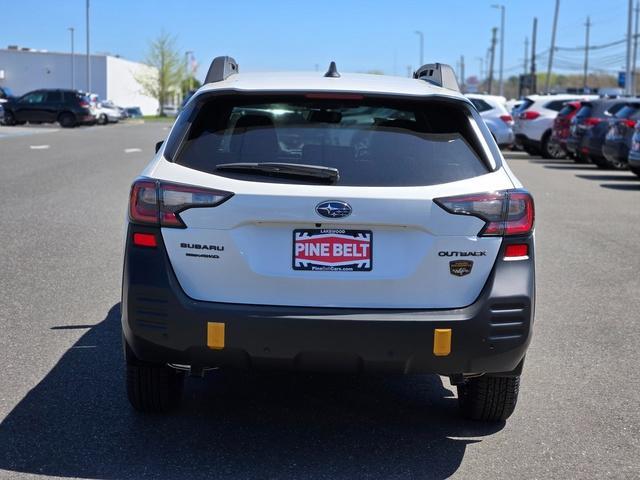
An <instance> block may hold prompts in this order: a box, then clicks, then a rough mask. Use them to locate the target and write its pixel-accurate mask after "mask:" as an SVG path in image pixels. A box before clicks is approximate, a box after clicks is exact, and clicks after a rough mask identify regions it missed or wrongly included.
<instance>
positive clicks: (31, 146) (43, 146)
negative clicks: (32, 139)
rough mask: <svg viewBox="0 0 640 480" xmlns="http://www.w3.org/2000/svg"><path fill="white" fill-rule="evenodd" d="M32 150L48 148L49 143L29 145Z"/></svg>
mask: <svg viewBox="0 0 640 480" xmlns="http://www.w3.org/2000/svg"><path fill="white" fill-rule="evenodd" d="M29 148H30V149H31V150H48V149H49V145H29Z"/></svg>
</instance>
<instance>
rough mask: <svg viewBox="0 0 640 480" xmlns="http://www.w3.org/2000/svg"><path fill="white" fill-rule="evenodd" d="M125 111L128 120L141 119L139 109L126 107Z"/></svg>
mask: <svg viewBox="0 0 640 480" xmlns="http://www.w3.org/2000/svg"><path fill="white" fill-rule="evenodd" d="M125 110H126V111H127V117H128V118H142V110H140V107H127V108H125Z"/></svg>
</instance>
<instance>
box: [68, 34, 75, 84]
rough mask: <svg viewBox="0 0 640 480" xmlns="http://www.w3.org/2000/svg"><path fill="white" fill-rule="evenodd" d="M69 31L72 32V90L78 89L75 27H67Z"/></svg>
mask: <svg viewBox="0 0 640 480" xmlns="http://www.w3.org/2000/svg"><path fill="white" fill-rule="evenodd" d="M67 30H69V32H71V90H75V89H76V57H75V48H74V45H73V32H74V31H75V28H73V27H69V28H67Z"/></svg>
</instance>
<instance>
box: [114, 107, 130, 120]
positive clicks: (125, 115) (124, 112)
mask: <svg viewBox="0 0 640 480" xmlns="http://www.w3.org/2000/svg"><path fill="white" fill-rule="evenodd" d="M116 108H117V109H118V111H119V112H120V118H121V119H122V120H126V119H127V118H129V112H127V109H126V108H124V107H116Z"/></svg>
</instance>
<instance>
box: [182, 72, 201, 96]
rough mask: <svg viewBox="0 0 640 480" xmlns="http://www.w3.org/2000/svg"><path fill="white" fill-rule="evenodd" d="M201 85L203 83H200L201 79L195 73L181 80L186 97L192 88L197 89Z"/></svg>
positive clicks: (183, 93) (183, 94)
mask: <svg viewBox="0 0 640 480" xmlns="http://www.w3.org/2000/svg"><path fill="white" fill-rule="evenodd" d="M201 86H202V83H200V80H198V79H197V78H196V77H194V76H193V75H189V76H188V77H186V78H183V79H182V82H181V87H182V88H181V90H182V96H183V97H185V96H186V95H187V93H189V91H190V90H196V89H198V88H200V87H201Z"/></svg>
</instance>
